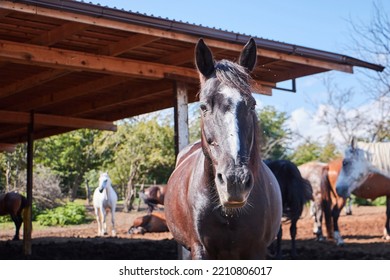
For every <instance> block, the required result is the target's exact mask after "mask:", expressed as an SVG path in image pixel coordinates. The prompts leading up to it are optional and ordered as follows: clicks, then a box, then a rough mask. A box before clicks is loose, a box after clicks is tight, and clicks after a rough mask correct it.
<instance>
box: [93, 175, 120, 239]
mask: <svg viewBox="0 0 390 280" xmlns="http://www.w3.org/2000/svg"><path fill="white" fill-rule="evenodd" d="M117 201H118V196H117V194H116V192H115V190H114V189H113V187H112V185H111V179H110V177H109V176H108V174H107V172H105V173H101V174H100V177H99V187H97V188H96V189H95V191H94V193H93V207H94V208H95V215H96V220H97V223H98V235H100V236H103V235H105V234H107V223H106V214H107V212H106V209H107V208H109V209H110V211H111V223H112V236H115V235H116V231H115V208H116V202H117Z"/></svg>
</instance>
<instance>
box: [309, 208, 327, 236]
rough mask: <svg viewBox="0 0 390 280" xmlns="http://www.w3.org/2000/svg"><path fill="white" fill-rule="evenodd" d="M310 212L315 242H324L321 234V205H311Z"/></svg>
mask: <svg viewBox="0 0 390 280" xmlns="http://www.w3.org/2000/svg"><path fill="white" fill-rule="evenodd" d="M311 212H312V215H313V217H314V227H313V233H314V234H315V235H316V236H317V238H316V239H317V241H324V240H325V237H324V236H323V234H322V209H321V205H319V204H318V203H316V202H312V204H311Z"/></svg>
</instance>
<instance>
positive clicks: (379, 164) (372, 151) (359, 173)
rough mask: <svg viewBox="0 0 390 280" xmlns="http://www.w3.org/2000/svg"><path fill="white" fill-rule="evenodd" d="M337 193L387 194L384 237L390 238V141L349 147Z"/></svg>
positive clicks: (360, 194)
mask: <svg viewBox="0 0 390 280" xmlns="http://www.w3.org/2000/svg"><path fill="white" fill-rule="evenodd" d="M336 191H337V194H338V195H340V196H341V197H347V196H349V195H350V194H351V193H353V194H355V195H356V196H358V197H362V198H369V199H375V198H377V197H380V196H386V198H387V201H386V221H385V228H384V238H385V239H387V240H390V143H387V142H385V143H363V142H358V143H356V141H355V139H352V141H351V144H350V146H349V147H348V148H347V149H346V150H345V154H344V159H343V164H342V169H341V172H340V176H339V177H338V179H337V183H336Z"/></svg>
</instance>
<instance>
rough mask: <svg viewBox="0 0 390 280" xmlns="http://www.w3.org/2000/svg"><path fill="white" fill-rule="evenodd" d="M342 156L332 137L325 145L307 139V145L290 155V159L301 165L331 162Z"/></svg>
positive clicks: (304, 144)
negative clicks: (313, 162)
mask: <svg viewBox="0 0 390 280" xmlns="http://www.w3.org/2000/svg"><path fill="white" fill-rule="evenodd" d="M340 156H341V155H340V153H339V152H338V150H337V147H336V145H335V144H334V143H333V142H332V139H331V137H328V139H327V142H326V143H325V145H321V144H320V143H319V142H316V141H313V140H311V139H307V140H306V141H305V143H303V144H301V145H299V146H298V147H297V148H296V149H295V150H294V152H293V153H292V154H290V155H289V158H290V160H291V161H292V162H294V163H295V164H296V165H301V164H304V163H306V162H309V161H321V162H329V161H331V160H332V159H335V158H337V157H340Z"/></svg>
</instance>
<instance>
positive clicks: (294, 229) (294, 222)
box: [290, 217, 299, 259]
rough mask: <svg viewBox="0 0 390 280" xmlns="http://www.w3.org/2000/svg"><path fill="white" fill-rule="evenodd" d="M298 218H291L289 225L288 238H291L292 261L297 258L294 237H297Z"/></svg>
mask: <svg viewBox="0 0 390 280" xmlns="http://www.w3.org/2000/svg"><path fill="white" fill-rule="evenodd" d="M298 219H299V217H298V218H295V217H294V218H292V219H291V225H290V236H291V257H292V258H293V259H296V258H297V248H296V244H295V237H296V236H297V222H298Z"/></svg>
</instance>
